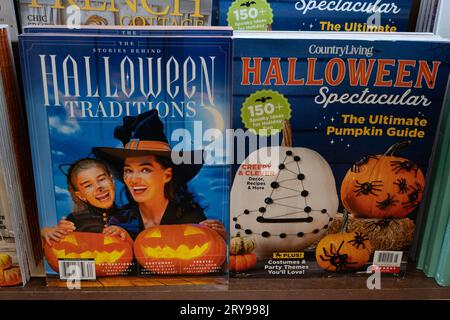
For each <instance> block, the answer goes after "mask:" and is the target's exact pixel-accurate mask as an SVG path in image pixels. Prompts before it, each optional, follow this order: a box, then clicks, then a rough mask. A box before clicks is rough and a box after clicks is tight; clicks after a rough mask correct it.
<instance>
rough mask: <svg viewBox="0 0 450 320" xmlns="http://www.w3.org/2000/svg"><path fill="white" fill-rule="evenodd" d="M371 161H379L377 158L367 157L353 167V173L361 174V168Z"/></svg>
mask: <svg viewBox="0 0 450 320" xmlns="http://www.w3.org/2000/svg"><path fill="white" fill-rule="evenodd" d="M370 159H377V160H378V157H377V156H365V157H363V158H362V159H361V160H359V161H357V162H356V163H355V164H353V165H352V168H351V171H352V172H356V173H359V172H360V171H361V166H362V165H365V164H367V163H368V162H369V160H370Z"/></svg>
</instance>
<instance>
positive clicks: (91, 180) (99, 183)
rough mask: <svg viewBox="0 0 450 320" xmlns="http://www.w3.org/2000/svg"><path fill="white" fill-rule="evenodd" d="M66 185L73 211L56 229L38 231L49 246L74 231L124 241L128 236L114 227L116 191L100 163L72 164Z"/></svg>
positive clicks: (89, 159) (81, 161) (84, 162)
mask: <svg viewBox="0 0 450 320" xmlns="http://www.w3.org/2000/svg"><path fill="white" fill-rule="evenodd" d="M67 185H68V188H69V192H70V194H71V196H72V200H73V202H74V211H73V212H72V213H71V214H69V216H68V217H67V218H64V217H63V218H62V219H61V220H60V221H59V222H58V224H57V225H56V226H55V227H47V228H43V229H42V230H41V235H42V237H43V238H44V240H45V241H46V243H47V244H48V245H50V246H51V241H50V240H53V241H57V242H58V241H60V240H61V239H62V238H63V237H64V236H65V235H67V234H68V233H70V232H73V231H79V232H95V233H104V234H106V235H111V236H120V237H121V238H122V239H125V238H126V235H127V232H126V231H125V230H124V229H122V228H121V227H119V226H116V225H114V224H115V223H117V221H116V216H117V209H116V205H115V203H114V196H115V187H114V180H113V177H112V175H111V173H110V171H109V169H108V167H107V166H106V165H105V164H104V163H103V162H102V161H100V160H97V159H91V158H83V159H80V160H78V161H76V162H75V163H73V164H72V165H71V166H70V168H69V171H68V173H67Z"/></svg>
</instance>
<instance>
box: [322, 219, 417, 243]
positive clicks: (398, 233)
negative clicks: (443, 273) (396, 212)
mask: <svg viewBox="0 0 450 320" xmlns="http://www.w3.org/2000/svg"><path fill="white" fill-rule="evenodd" d="M342 223H343V218H342V217H336V219H334V221H333V223H332V224H331V226H330V228H329V229H328V233H329V234H332V233H337V232H339V230H340V229H341V228H342ZM414 229H415V224H414V221H413V220H411V219H409V218H403V219H361V218H355V217H352V216H350V217H349V222H348V227H347V230H348V231H349V232H360V233H365V234H366V235H367V237H368V238H369V241H370V244H371V245H372V250H373V251H377V250H387V251H398V250H404V249H405V248H408V247H409V246H410V245H411V242H412V240H413V236H414Z"/></svg>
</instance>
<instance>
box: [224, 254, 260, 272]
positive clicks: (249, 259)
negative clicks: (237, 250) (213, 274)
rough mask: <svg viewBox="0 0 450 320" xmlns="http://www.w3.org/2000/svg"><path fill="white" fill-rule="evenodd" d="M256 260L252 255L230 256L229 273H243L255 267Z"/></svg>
mask: <svg viewBox="0 0 450 320" xmlns="http://www.w3.org/2000/svg"><path fill="white" fill-rule="evenodd" d="M256 262H257V258H256V255H255V254H253V253H245V254H239V255H230V271H234V272H243V271H246V270H250V269H252V268H254V267H255V266H256Z"/></svg>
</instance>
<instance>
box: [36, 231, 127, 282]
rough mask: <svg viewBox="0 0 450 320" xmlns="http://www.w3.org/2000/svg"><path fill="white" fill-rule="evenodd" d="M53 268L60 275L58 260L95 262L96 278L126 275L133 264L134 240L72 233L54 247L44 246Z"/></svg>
mask: <svg viewBox="0 0 450 320" xmlns="http://www.w3.org/2000/svg"><path fill="white" fill-rule="evenodd" d="M44 253H45V257H46V259H47V262H48V264H49V265H50V267H51V268H52V269H53V270H54V271H56V272H59V265H58V259H89V258H90V259H95V274H96V276H100V277H101V276H114V275H119V274H122V273H123V272H125V271H126V270H127V268H128V267H129V266H130V264H131V263H132V261H133V249H132V240H131V238H130V237H129V236H128V234H127V239H126V240H122V239H120V238H119V237H117V236H105V235H103V234H102V233H92V232H72V233H70V234H68V235H66V236H65V237H64V238H62V239H61V241H59V242H55V241H53V242H52V246H49V245H48V244H45V245H44Z"/></svg>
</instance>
